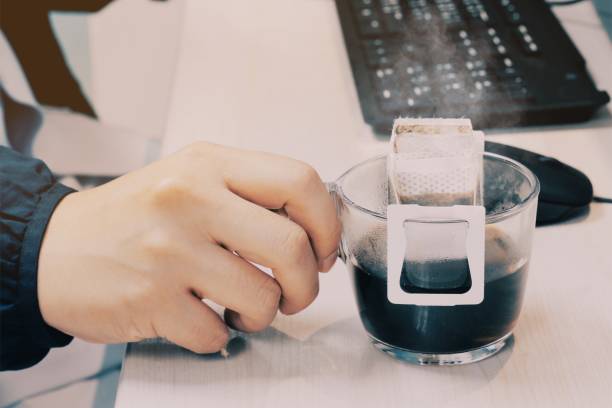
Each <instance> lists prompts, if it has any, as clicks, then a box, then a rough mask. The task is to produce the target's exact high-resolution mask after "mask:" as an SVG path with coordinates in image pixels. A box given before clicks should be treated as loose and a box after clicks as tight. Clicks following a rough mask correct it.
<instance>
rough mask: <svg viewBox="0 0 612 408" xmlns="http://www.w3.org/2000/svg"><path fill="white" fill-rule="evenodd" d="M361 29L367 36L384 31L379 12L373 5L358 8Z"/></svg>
mask: <svg viewBox="0 0 612 408" xmlns="http://www.w3.org/2000/svg"><path fill="white" fill-rule="evenodd" d="M357 19H358V21H359V31H361V34H363V35H365V36H371V35H377V34H381V33H383V27H382V22H381V19H380V17H379V16H378V12H377V11H376V10H375V9H374V8H372V7H364V8H361V9H359V10H358V16H357Z"/></svg>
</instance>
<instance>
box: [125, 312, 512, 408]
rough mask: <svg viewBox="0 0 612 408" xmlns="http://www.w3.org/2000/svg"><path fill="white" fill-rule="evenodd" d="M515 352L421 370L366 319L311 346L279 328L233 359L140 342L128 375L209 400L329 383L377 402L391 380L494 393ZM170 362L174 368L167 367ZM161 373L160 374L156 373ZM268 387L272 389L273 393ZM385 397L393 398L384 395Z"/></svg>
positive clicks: (242, 343)
mask: <svg viewBox="0 0 612 408" xmlns="http://www.w3.org/2000/svg"><path fill="white" fill-rule="evenodd" d="M513 345H514V341H513V340H511V341H510V342H509V345H508V346H507V347H506V348H505V349H504V350H503V351H502V352H500V353H499V354H498V355H496V356H494V357H492V358H489V359H487V360H484V361H482V362H480V363H476V364H471V365H465V366H454V367H431V366H430V367H426V366H415V365H411V364H408V363H404V362H400V361H397V360H395V359H393V358H391V357H389V356H387V355H386V354H384V353H382V352H380V351H378V350H376V349H375V348H374V347H373V346H372V345H371V343H370V342H369V340H368V338H367V336H366V335H365V333H364V331H363V329H362V327H361V324H360V322H359V320H358V318H350V319H346V320H342V321H339V322H337V323H334V324H332V325H330V326H328V327H326V328H324V329H322V330H320V331H319V332H317V333H315V334H314V335H312V336H311V337H310V338H309V339H308V340H305V341H299V340H296V339H293V338H291V337H289V336H287V335H285V334H284V333H282V332H279V331H277V330H275V329H273V328H269V329H267V330H265V331H264V332H261V333H258V334H253V335H238V337H235V338H233V339H232V340H231V341H230V343H229V344H228V352H229V353H230V356H229V357H228V358H224V357H222V356H221V355H220V354H214V355H196V354H193V353H191V352H189V351H187V350H184V349H181V348H179V347H177V346H175V345H172V344H170V343H167V342H162V341H149V342H145V343H140V344H138V345H134V346H132V350H131V352H130V359H129V362H130V364H131V365H132V367H131V368H130V367H124V369H128V370H130V380H135V381H138V382H140V381H143V382H149V383H151V382H160V383H164V382H169V381H171V382H172V383H173V384H174V385H175V386H177V387H181V388H182V386H189V385H200V386H202V388H200V387H198V389H199V390H200V391H199V392H201V393H202V395H207V396H208V397H210V395H209V394H208V392H209V390H212V389H215V390H217V389H219V388H224V389H225V391H226V392H227V391H229V390H232V389H234V388H235V390H236V393H237V394H241V395H252V396H255V395H258V394H260V395H261V394H262V393H263V394H265V395H267V394H269V393H270V392H272V391H273V390H272V389H274V388H277V387H279V384H281V383H283V382H284V383H288V382H289V383H291V384H292V386H291V389H294V387H297V386H298V384H299V387H300V389H301V390H303V387H304V386H306V387H307V388H309V389H311V391H313V392H318V391H319V390H322V389H323V386H322V383H325V384H326V386H327V387H329V383H330V382H331V383H332V384H334V383H337V386H338V387H345V388H346V387H348V388H347V390H348V389H352V391H351V392H352V393H357V394H359V393H363V392H367V393H368V394H369V395H368V397H369V398H368V400H372V395H371V394H372V393H388V392H389V385H392V384H388V383H389V382H390V381H391V382H393V383H396V384H397V387H402V384H410V388H411V389H412V390H413V392H414V390H415V388H414V387H415V385H416V384H418V383H419V382H420V381H425V377H426V378H427V381H431V380H432V377H434V378H438V379H439V380H440V383H443V385H442V386H441V392H444V390H443V389H444V388H446V387H448V384H452V382H449V381H444V378H440V377H448V376H452V377H453V378H454V379H456V380H457V381H459V383H460V386H461V389H462V392H465V393H466V394H467V393H470V392H472V391H475V390H476V389H479V388H481V387H483V386H486V385H487V384H488V383H489V382H490V381H492V380H493V379H494V378H495V377H496V376H497V374H498V373H499V372H500V370H501V369H502V367H503V366H504V365H505V364H506V362H507V361H508V359H509V358H510V356H511V354H512V350H513ZM169 360H171V361H172V364H167V363H168V362H169ZM138 361H140V363H139V362H138ZM145 362H146V363H145ZM169 370H170V371H171V372H168V371H169ZM155 372H159V375H154V374H152V373H155ZM382 383H385V384H382ZM318 384H319V385H318ZM429 384H430V385H431V383H429ZM213 385H214V387H213ZM226 385H227V387H225V386H226ZM360 385H361V386H360ZM455 385H457V384H455ZM151 386H153V387H154V386H155V385H154V384H151ZM262 387H264V388H263V391H262ZM265 387H269V388H270V389H269V390H267V391H266V388H265ZM363 387H367V389H363ZM393 388H396V387H393ZM189 389H192V388H189ZM397 389H398V390H399V389H400V388H397ZM250 392H252V393H251V394H249V393H250ZM302 393H303V391H301V392H300V394H302ZM387 397H388V396H387ZM429 397H431V395H430V396H429ZM381 398H385V396H384V395H381ZM419 398H425V399H426V398H428V396H427V395H421V396H420V397H419V396H417V397H414V398H413V397H412V396H411V400H412V401H413V402H416V401H415V399H416V400H418V399H419Z"/></svg>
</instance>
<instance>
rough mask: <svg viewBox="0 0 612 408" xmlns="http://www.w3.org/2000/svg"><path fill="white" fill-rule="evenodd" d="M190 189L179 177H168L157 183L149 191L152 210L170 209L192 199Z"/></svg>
mask: <svg viewBox="0 0 612 408" xmlns="http://www.w3.org/2000/svg"><path fill="white" fill-rule="evenodd" d="M192 195H193V194H192V188H191V186H190V185H189V183H187V182H186V181H184V180H182V179H181V178H180V177H176V176H168V177H164V178H162V179H161V180H159V181H157V182H156V183H155V184H154V185H153V187H152V188H151V190H150V194H149V197H150V202H151V204H152V206H153V207H154V208H160V209H172V208H176V207H179V206H180V205H181V204H182V203H183V202H185V201H186V200H189V199H190V198H192Z"/></svg>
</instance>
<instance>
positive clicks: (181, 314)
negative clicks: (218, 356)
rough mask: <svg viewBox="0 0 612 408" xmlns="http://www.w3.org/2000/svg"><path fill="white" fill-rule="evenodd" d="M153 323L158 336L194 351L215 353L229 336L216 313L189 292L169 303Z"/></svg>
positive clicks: (223, 345)
mask: <svg viewBox="0 0 612 408" xmlns="http://www.w3.org/2000/svg"><path fill="white" fill-rule="evenodd" d="M156 326H157V327H156V328H155V329H156V331H157V333H158V334H159V335H160V336H162V337H165V338H166V339H168V340H170V341H171V342H173V343H175V344H178V345H179V346H181V347H184V348H186V349H189V350H191V351H193V352H194V353H214V352H217V351H219V350H221V349H222V348H223V347H225V345H226V344H227V341H228V339H229V331H228V329H227V327H226V326H225V324H224V323H223V320H221V318H220V317H219V315H217V313H215V312H214V311H213V310H212V309H211V308H210V307H208V306H207V305H206V304H204V303H203V302H202V301H201V300H199V299H198V298H196V297H195V296H193V295H192V294H191V293H185V294H184V295H183V296H177V298H176V299H173V301H172V302H169V303H168V304H167V305H166V308H165V309H164V316H163V317H161V318H160V319H159V321H158V322H156Z"/></svg>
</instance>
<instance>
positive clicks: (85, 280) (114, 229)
mask: <svg viewBox="0 0 612 408" xmlns="http://www.w3.org/2000/svg"><path fill="white" fill-rule="evenodd" d="M270 209H278V210H280V211H279V212H286V214H287V215H288V217H284V216H283V215H279V214H278V213H275V212H273V211H270ZM339 235H340V224H339V221H338V219H337V217H336V212H335V207H334V204H333V202H332V200H331V198H330V196H329V194H328V193H327V191H326V189H325V186H324V185H323V183H322V182H321V180H320V178H319V176H318V175H317V173H316V172H315V171H314V170H313V169H312V168H311V167H309V166H308V165H306V164H304V163H301V162H298V161H295V160H292V159H288V158H283V157H279V156H275V155H271V154H265V153H256V152H248V151H242V150H234V149H230V148H225V147H222V146H217V145H211V144H206V143H197V144H194V145H192V146H190V147H188V148H186V149H184V150H183V151H181V152H179V153H177V154H174V155H172V156H169V157H167V158H165V159H163V160H160V161H158V162H156V163H153V164H152V165H150V166H148V167H145V168H143V169H141V170H138V171H135V172H133V173H130V174H128V175H126V176H124V177H120V178H118V179H116V180H114V181H112V182H110V183H108V184H105V185H103V186H101V187H98V188H95V189H92V190H88V191H83V192H79V193H73V194H70V195H68V196H67V197H66V198H64V200H62V201H61V202H60V204H59V206H58V207H57V208H56V210H55V212H54V214H53V216H52V217H51V220H50V222H49V226H48V228H47V232H46V234H45V238H44V241H43V245H42V248H41V252H40V257H39V270H38V297H39V304H40V309H41V312H42V315H43V318H44V319H45V321H46V322H47V323H48V324H49V325H51V326H53V327H55V328H57V329H59V330H61V331H63V332H66V333H68V334H71V335H73V336H77V337H80V338H83V339H85V340H88V341H93V342H102V343H114V342H127V341H138V340H142V339H146V338H153V337H165V338H167V339H168V340H170V341H172V342H174V343H177V344H179V345H181V346H183V347H185V348H188V349H190V350H192V351H194V352H198V353H207V352H215V351H218V350H220V349H221V348H222V347H223V346H224V345H225V344H226V342H227V339H228V330H227V327H226V326H225V323H227V324H228V325H230V326H231V327H234V328H236V329H239V330H243V331H247V332H250V331H258V330H262V329H264V328H265V327H267V326H268V325H269V324H270V322H271V321H272V319H273V318H274V316H275V315H276V312H277V310H279V309H280V311H281V312H283V313H285V314H292V313H296V312H298V311H300V310H302V309H304V308H305V307H306V306H307V305H309V304H310V303H311V302H312V301H313V300H314V298H315V297H316V296H317V293H318V289H319V286H318V273H317V271H327V270H329V269H330V268H331V266H332V265H333V263H334V261H335V259H336V249H337V245H338V240H339ZM251 262H254V263H257V264H260V265H263V266H267V267H269V268H271V270H272V273H273V277H272V276H270V275H268V274H266V273H264V272H262V271H261V270H260V269H258V268H256V267H255V266H253V264H252V263H251ZM201 299H210V300H212V301H213V302H215V303H217V304H219V305H222V306H224V307H226V311H225V316H224V317H225V323H224V321H223V320H222V319H221V318H220V317H219V316H218V315H217V314H216V313H215V312H214V311H213V310H211V309H210V308H209V307H208V306H207V305H206V304H205V303H204V302H202V301H201Z"/></svg>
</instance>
